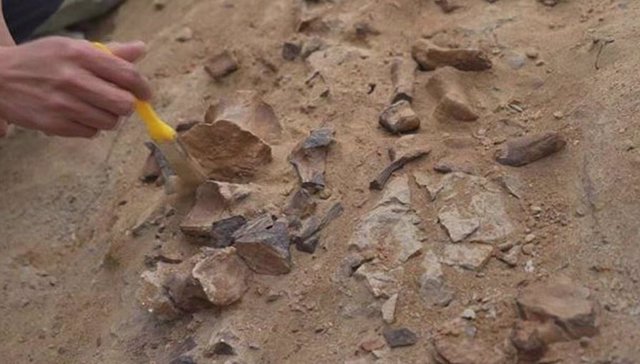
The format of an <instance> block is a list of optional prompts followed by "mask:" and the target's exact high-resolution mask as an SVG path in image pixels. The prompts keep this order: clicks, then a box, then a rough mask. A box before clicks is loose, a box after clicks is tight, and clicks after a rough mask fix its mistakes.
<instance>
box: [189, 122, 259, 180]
mask: <svg viewBox="0 0 640 364" xmlns="http://www.w3.org/2000/svg"><path fill="white" fill-rule="evenodd" d="M182 141H183V143H184V145H185V147H186V149H187V151H188V152H189V154H191V155H192V156H193V157H194V158H195V159H196V160H197V161H198V162H199V163H200V165H201V166H202V167H203V168H204V170H205V172H206V174H207V176H208V177H209V178H211V179H215V180H221V181H227V182H229V181H246V180H247V179H249V178H251V177H252V176H254V175H255V173H256V172H257V170H258V168H260V167H263V166H265V165H266V164H268V163H270V162H271V159H272V157H271V147H270V146H269V145H267V143H265V142H264V141H263V140H262V139H260V138H259V137H258V136H256V135H255V134H253V133H251V132H250V131H248V130H246V129H243V128H242V127H240V126H239V125H237V124H236V123H233V122H230V121H226V120H218V121H216V122H213V123H211V124H210V123H202V124H198V125H196V126H194V127H193V128H191V130H189V131H187V132H186V133H185V134H184V135H183V137H182Z"/></svg>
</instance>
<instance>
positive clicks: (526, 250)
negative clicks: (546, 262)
mask: <svg viewBox="0 0 640 364" xmlns="http://www.w3.org/2000/svg"><path fill="white" fill-rule="evenodd" d="M534 249H535V245H533V244H525V245H523V246H522V254H525V255H533V251H534Z"/></svg>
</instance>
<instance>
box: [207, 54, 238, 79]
mask: <svg viewBox="0 0 640 364" xmlns="http://www.w3.org/2000/svg"><path fill="white" fill-rule="evenodd" d="M238 67H239V65H238V61H237V60H236V59H235V57H234V56H233V55H232V54H231V52H229V51H226V50H225V51H224V52H222V53H219V54H216V55H215V56H213V57H211V58H209V60H207V63H206V64H205V65H204V69H205V71H207V73H208V74H209V76H211V77H212V78H213V79H215V80H216V81H219V80H221V79H222V78H224V77H226V76H228V75H230V74H232V73H233V72H235V71H237V70H238Z"/></svg>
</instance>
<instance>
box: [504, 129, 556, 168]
mask: <svg viewBox="0 0 640 364" xmlns="http://www.w3.org/2000/svg"><path fill="white" fill-rule="evenodd" d="M566 145H567V142H566V141H565V140H564V139H563V138H562V136H560V134H558V133H556V132H545V133H540V134H533V135H526V136H523V137H520V138H516V139H512V140H509V141H507V142H506V143H505V144H504V146H503V147H502V148H501V149H500V150H498V151H497V152H496V161H498V163H500V164H504V165H508V166H514V167H521V166H524V165H527V164H529V163H533V162H535V161H537V160H539V159H542V158H544V157H547V156H549V155H551V154H554V153H557V152H559V151H561V150H562V149H564V147H565V146H566Z"/></svg>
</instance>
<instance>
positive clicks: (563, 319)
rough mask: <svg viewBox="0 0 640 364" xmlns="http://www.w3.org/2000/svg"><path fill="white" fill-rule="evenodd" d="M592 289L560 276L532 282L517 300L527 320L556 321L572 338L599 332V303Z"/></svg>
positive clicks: (593, 334)
mask: <svg viewBox="0 0 640 364" xmlns="http://www.w3.org/2000/svg"><path fill="white" fill-rule="evenodd" d="M590 295H591V293H590V291H589V289H587V288H585V287H582V286H580V285H579V284H576V283H574V282H573V281H571V280H570V279H568V278H566V277H563V276H560V277H557V278H555V279H554V280H552V281H551V282H549V283H538V284H532V285H531V286H529V287H527V288H526V289H524V290H523V291H522V293H521V294H520V295H519V296H518V298H517V300H516V302H517V304H518V308H519V311H520V315H521V317H522V318H523V319H524V320H529V321H534V322H540V323H553V324H554V325H557V326H558V327H559V328H560V329H561V331H563V332H564V333H565V334H566V335H567V336H568V337H569V338H571V339H579V338H581V337H584V336H586V337H592V336H595V335H596V334H597V333H598V322H597V319H598V315H597V314H598V306H597V304H596V302H595V301H593V300H592V299H591V298H590Z"/></svg>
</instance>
